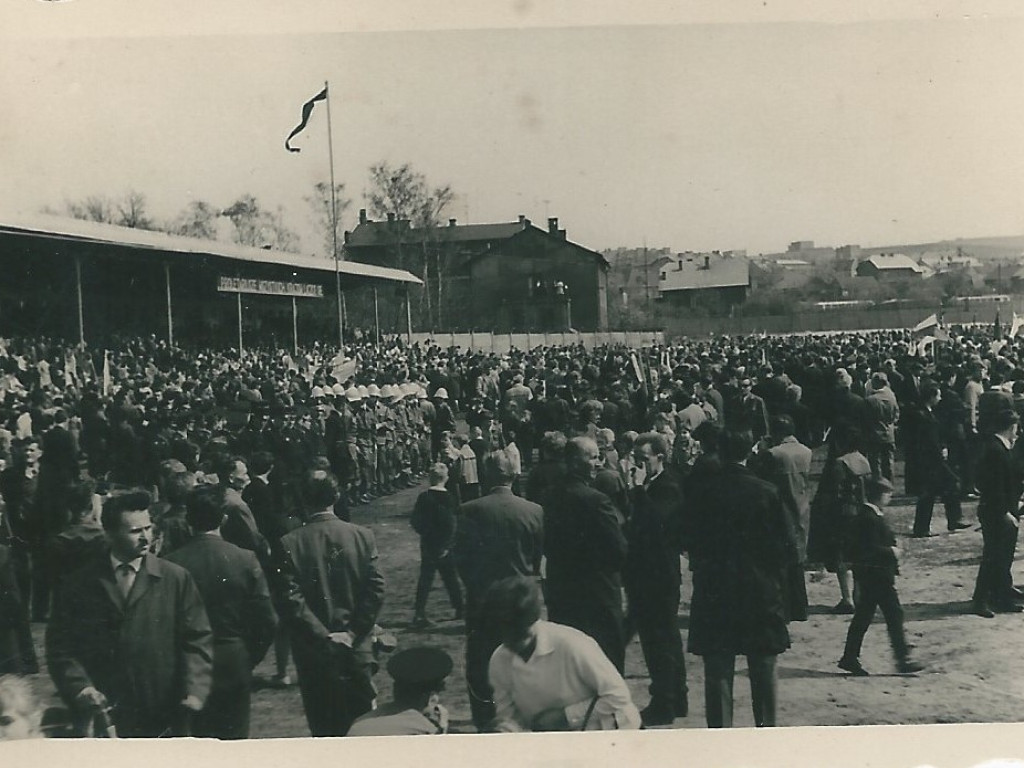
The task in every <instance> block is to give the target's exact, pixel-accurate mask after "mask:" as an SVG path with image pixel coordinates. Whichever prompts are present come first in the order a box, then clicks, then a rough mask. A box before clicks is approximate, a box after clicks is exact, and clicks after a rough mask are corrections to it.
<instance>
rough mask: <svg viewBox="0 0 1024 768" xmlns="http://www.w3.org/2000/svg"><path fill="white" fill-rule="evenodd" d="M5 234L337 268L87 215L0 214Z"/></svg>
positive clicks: (390, 275)
mask: <svg viewBox="0 0 1024 768" xmlns="http://www.w3.org/2000/svg"><path fill="white" fill-rule="evenodd" d="M0 234H11V235H22V236H25V237H34V238H39V239H50V240H67V241H71V242H78V243H99V244H103V245H110V246H114V247H123V248H138V249H142V250H151V251H156V252H160V253H168V254H178V255H181V256H184V255H185V254H198V255H206V256H213V257H219V258H224V259H231V260H234V261H242V262H251V263H255V264H275V265H281V266H286V267H293V268H296V269H307V270H315V271H318V272H329V273H331V274H334V270H335V264H334V262H333V261H332V260H330V259H321V258H316V257H313V256H304V255H302V254H298V253H289V252H287V251H276V250H268V249H264V248H253V247H250V246H247V245H238V244H237V243H225V242H221V241H216V240H202V239H200V238H195V237H185V236H182V235H170V234H167V233H166V232H153V231H150V230H145V229H131V228H129V227H119V226H116V225H114V224H103V223H100V222H95V221H83V220H81V219H71V218H65V217H61V216H51V215H49V214H15V215H5V214H0ZM337 267H338V271H339V272H340V273H341V274H342V275H345V276H348V277H353V278H361V279H368V280H385V281H391V282H398V283H412V284H415V285H422V282H423V281H422V280H420V279H419V278H418V277H416V276H415V275H413V274H411V273H410V272H406V271H405V270H401V269H389V268H386V267H375V266H372V265H369V264H360V263H358V262H354V261H340V262H338V265H337Z"/></svg>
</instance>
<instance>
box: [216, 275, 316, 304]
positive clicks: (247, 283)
mask: <svg viewBox="0 0 1024 768" xmlns="http://www.w3.org/2000/svg"><path fill="white" fill-rule="evenodd" d="M217 290H218V291H222V292H223V293H258V294H261V295H264V296H297V297H298V298H306V299H322V298H323V297H324V287H323V286H322V285H319V284H316V283H288V282H284V281H282V280H257V279H253V278H246V277H224V276H223V275H222V276H221V277H220V278H219V280H218V282H217Z"/></svg>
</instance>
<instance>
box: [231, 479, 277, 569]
mask: <svg viewBox="0 0 1024 768" xmlns="http://www.w3.org/2000/svg"><path fill="white" fill-rule="evenodd" d="M224 513H225V516H224V523H223V524H222V525H221V527H220V532H221V535H222V536H223V537H224V541H229V542H231V543H232V544H234V545H235V546H236V547H241V548H242V549H248V550H249V551H250V552H255V553H256V554H257V555H259V556H260V557H263V556H265V555H267V554H268V550H269V548H268V545H267V542H266V539H264V538H263V536H261V535H260V532H259V529H258V528H257V527H256V519H255V518H254V517H253V514H252V510H251V509H249V505H248V504H246V503H245V501H244V500H243V499H242V494H240V493H239V492H238V491H236V490H234V489H231V488H229V489H227V490H226V491H225V493H224Z"/></svg>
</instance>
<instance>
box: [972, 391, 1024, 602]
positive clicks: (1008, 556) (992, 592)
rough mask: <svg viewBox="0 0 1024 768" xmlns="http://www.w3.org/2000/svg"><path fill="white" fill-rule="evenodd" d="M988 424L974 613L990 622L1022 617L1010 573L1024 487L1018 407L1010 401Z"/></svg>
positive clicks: (983, 449)
mask: <svg viewBox="0 0 1024 768" xmlns="http://www.w3.org/2000/svg"><path fill="white" fill-rule="evenodd" d="M997 405H998V404H997ZM986 421H987V422H988V425H987V426H989V428H990V430H991V433H990V434H988V435H986V436H985V437H984V438H982V442H981V450H980V451H979V456H978V473H977V484H978V491H979V493H980V494H981V500H980V501H979V502H978V520H979V521H980V522H981V535H982V540H983V544H982V553H981V565H980V567H979V568H978V578H977V581H976V583H975V587H974V597H973V610H974V613H976V614H977V615H979V616H981V617H983V618H986V619H990V618H993V616H994V615H995V614H994V611H998V612H1002V613H1018V612H1020V610H1021V608H1020V606H1019V605H1018V604H1017V602H1016V600H1017V599H1018V598H1019V597H1020V594H1019V593H1018V592H1017V591H1016V590H1015V588H1014V586H1013V577H1012V576H1011V574H1010V568H1011V567H1012V565H1013V554H1014V550H1015V549H1016V547H1017V527H1018V524H1019V519H1020V509H1019V505H1020V497H1021V491H1022V490H1024V482H1022V478H1021V474H1020V470H1019V469H1018V465H1017V463H1016V462H1015V461H1014V456H1013V450H1012V449H1013V443H1014V441H1016V439H1017V429H1018V422H1019V421H1020V417H1019V416H1017V412H1016V411H1015V410H1014V408H1013V402H1012V401H1011V400H1010V399H1009V398H1006V399H1005V402H1004V403H1003V404H1002V407H998V408H997V407H993V408H992V412H991V415H989V416H988V418H987V419H986Z"/></svg>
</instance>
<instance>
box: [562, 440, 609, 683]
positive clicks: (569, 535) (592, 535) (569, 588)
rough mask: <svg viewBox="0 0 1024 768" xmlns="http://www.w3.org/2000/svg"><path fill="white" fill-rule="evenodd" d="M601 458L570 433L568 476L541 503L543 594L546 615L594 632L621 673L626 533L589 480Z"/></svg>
mask: <svg viewBox="0 0 1024 768" xmlns="http://www.w3.org/2000/svg"><path fill="white" fill-rule="evenodd" d="M602 463H603V458H602V456H601V453H600V450H599V449H598V447H597V443H596V442H594V441H593V440H591V439H590V438H587V437H574V438H573V439H572V440H570V441H569V442H568V443H567V444H566V446H565V465H566V470H567V471H568V477H567V478H566V482H565V483H564V484H563V485H562V486H560V487H558V488H555V489H554V490H553V492H552V493H551V494H550V495H549V496H548V497H547V499H546V501H545V504H544V554H545V556H546V557H547V574H546V581H545V599H546V601H547V606H548V618H549V619H550V620H551V621H553V622H555V623H556V624H566V625H568V626H570V627H575V628H576V629H578V630H580V631H581V632H585V633H586V634H588V635H590V636H591V637H592V638H594V640H596V641H597V644H598V645H599V646H601V649H602V650H603V651H604V652H605V653H606V654H607V656H608V659H609V660H610V661H611V662H612V664H614V665H615V668H616V669H618V670H619V672H620V674H621V673H622V670H623V667H624V665H625V656H626V648H625V632H624V626H623V614H622V575H621V572H622V567H623V565H624V564H625V561H626V538H625V536H624V535H623V532H622V528H621V525H620V522H619V515H618V512H617V510H616V508H615V504H614V503H613V502H612V500H611V499H609V498H608V497H607V496H606V495H605V494H603V493H601V492H600V491H598V490H597V489H595V488H592V487H591V485H590V484H591V483H593V482H594V479H595V477H596V476H597V473H598V471H599V470H600V469H601V466H602Z"/></svg>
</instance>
